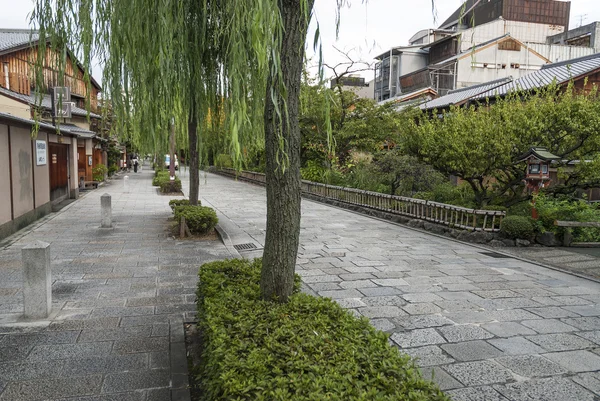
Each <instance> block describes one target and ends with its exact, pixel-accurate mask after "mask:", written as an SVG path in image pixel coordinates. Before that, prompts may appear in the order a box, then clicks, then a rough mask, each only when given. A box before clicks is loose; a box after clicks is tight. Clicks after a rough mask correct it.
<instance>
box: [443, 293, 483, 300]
mask: <svg viewBox="0 0 600 401" xmlns="http://www.w3.org/2000/svg"><path fill="white" fill-rule="evenodd" d="M436 295H438V296H440V297H442V298H444V299H446V300H449V301H479V300H482V299H483V298H481V297H480V296H478V295H475V294H473V293H472V292H467V291H455V292H446V291H440V292H438V293H436Z"/></svg>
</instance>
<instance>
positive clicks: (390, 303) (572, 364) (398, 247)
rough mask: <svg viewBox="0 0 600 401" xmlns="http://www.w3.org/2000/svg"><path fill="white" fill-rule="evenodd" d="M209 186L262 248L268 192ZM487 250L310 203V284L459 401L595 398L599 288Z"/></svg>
mask: <svg viewBox="0 0 600 401" xmlns="http://www.w3.org/2000/svg"><path fill="white" fill-rule="evenodd" d="M201 182H202V183H201V187H200V195H201V197H202V198H203V203H204V204H205V205H208V206H212V207H215V208H216V209H217V210H218V211H219V212H220V215H221V218H222V224H223V225H224V226H225V227H226V228H227V230H228V232H229V234H230V237H231V239H232V242H233V243H234V244H240V243H243V242H252V243H254V244H255V245H257V246H258V247H259V248H260V247H262V246H263V243H264V230H265V212H266V204H265V191H264V188H262V187H260V186H256V185H252V184H248V183H244V182H239V181H235V180H232V179H229V178H225V177H221V176H216V175H212V174H206V175H204V174H203V175H202V177H201ZM225 194H226V195H225ZM224 217H226V218H228V219H229V221H226V220H225V219H223V218H224ZM483 252H485V251H484V250H483V249H481V248H476V247H472V246H468V245H465V244H462V243H458V242H454V241H450V240H448V239H444V238H440V237H436V236H432V235H429V234H426V233H423V232H420V231H415V230H411V229H408V228H405V227H401V226H398V225H395V224H391V223H388V222H384V221H380V220H377V219H372V218H369V217H366V216H363V215H359V214H355V213H351V212H348V211H345V210H341V209H337V208H333V207H330V206H326V205H323V204H320V203H316V202H312V201H307V200H303V203H302V232H301V246H300V255H299V258H298V273H299V274H300V275H301V276H302V277H303V281H304V283H305V287H306V290H307V291H311V292H314V293H316V294H318V295H322V296H327V297H332V298H334V299H336V300H337V301H338V302H339V303H340V304H341V305H343V306H344V307H346V308H348V309H349V310H351V311H353V313H355V314H356V315H362V316H366V317H367V318H369V319H370V320H371V322H372V323H373V324H374V325H375V326H376V327H378V328H380V329H381V330H384V331H387V332H389V333H391V341H392V342H393V343H394V344H396V345H397V346H398V347H400V348H401V349H402V350H403V351H404V352H406V353H408V354H410V355H412V356H414V357H417V358H419V364H420V366H421V367H422V370H423V372H424V373H425V374H426V375H428V376H431V375H432V374H433V376H434V379H435V380H436V381H437V382H438V383H439V384H440V386H441V387H442V389H444V390H447V392H448V394H450V395H451V396H452V397H453V399H454V400H468V401H472V400H486V401H495V400H504V401H506V400H515V401H517V400H518V401H520V400H552V401H558V400H581V401H584V400H590V401H591V400H597V399H598V397H599V396H600V373H599V372H600V305H599V303H600V284H599V283H597V282H593V281H589V280H585V279H581V278H577V277H574V276H571V275H568V274H565V273H562V272H558V271H554V270H550V269H547V268H544V267H541V266H538V265H534V264H530V263H526V262H522V261H519V260H517V259H512V258H498V256H502V255H498V254H494V253H492V254H484V253H483ZM259 253H260V251H258V252H257V251H254V252H251V253H247V252H242V255H252V256H254V255H256V254H259Z"/></svg>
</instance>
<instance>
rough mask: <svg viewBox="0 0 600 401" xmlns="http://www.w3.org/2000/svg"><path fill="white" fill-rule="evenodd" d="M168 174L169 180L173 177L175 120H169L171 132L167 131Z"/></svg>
mask: <svg viewBox="0 0 600 401" xmlns="http://www.w3.org/2000/svg"><path fill="white" fill-rule="evenodd" d="M169 157H170V161H171V163H170V164H169V176H170V178H171V180H174V179H175V120H174V119H173V120H172V121H171V132H170V133H169Z"/></svg>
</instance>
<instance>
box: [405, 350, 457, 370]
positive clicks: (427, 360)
mask: <svg viewBox="0 0 600 401" xmlns="http://www.w3.org/2000/svg"><path fill="white" fill-rule="evenodd" d="M401 352H403V353H405V354H407V355H410V356H411V357H413V358H415V360H416V362H417V365H418V366H433V365H444V364H447V363H452V362H454V359H453V358H451V357H449V356H448V355H447V354H445V353H444V352H443V351H442V349H441V348H440V347H438V346H435V345H427V346H424V347H417V348H406V349H402V350H401Z"/></svg>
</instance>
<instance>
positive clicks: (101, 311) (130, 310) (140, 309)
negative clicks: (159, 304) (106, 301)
mask: <svg viewBox="0 0 600 401" xmlns="http://www.w3.org/2000/svg"><path fill="white" fill-rule="evenodd" d="M152 314H154V306H136V307H108V308H96V309H94V310H93V311H92V314H91V317H92V318H96V317H116V316H139V315H152Z"/></svg>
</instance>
